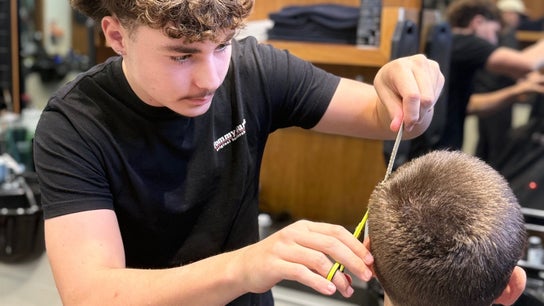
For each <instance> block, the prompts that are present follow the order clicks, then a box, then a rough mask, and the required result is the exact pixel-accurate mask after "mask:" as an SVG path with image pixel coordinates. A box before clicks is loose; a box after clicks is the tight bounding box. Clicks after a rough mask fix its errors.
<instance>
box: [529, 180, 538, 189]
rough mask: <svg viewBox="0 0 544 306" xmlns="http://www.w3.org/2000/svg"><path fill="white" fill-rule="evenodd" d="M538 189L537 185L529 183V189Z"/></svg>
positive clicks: (533, 182)
mask: <svg viewBox="0 0 544 306" xmlns="http://www.w3.org/2000/svg"><path fill="white" fill-rule="evenodd" d="M537 188H538V184H537V183H536V182H535V181H532V182H530V183H529V189H531V190H535V189H537Z"/></svg>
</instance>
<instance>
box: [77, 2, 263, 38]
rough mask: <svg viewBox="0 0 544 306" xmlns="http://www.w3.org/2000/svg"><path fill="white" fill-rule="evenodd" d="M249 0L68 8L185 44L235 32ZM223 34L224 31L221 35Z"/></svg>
mask: <svg viewBox="0 0 544 306" xmlns="http://www.w3.org/2000/svg"><path fill="white" fill-rule="evenodd" d="M253 2H254V1H253V0H171V1H166V0H70V3H71V5H72V7H74V8H75V9H77V10H78V11H80V12H81V13H83V14H85V15H87V16H89V17H91V18H92V19H94V20H97V21H100V20H101V19H102V18H103V17H105V16H115V17H117V18H118V19H119V21H120V22H121V24H122V25H123V26H124V27H126V28H128V29H130V30H132V29H134V28H136V27H137V26H139V25H144V26H149V27H151V28H154V29H162V30H163V31H164V33H165V34H166V35H167V36H168V37H170V38H183V39H185V40H186V41H187V42H195V41H203V40H217V38H218V37H221V36H220V34H221V33H222V32H223V31H224V30H237V29H239V28H241V27H242V26H243V25H244V20H245V18H246V17H247V16H248V15H249V14H250V12H251V9H252V8H253ZM223 33H224V32H223Z"/></svg>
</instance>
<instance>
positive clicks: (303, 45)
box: [266, 40, 389, 67]
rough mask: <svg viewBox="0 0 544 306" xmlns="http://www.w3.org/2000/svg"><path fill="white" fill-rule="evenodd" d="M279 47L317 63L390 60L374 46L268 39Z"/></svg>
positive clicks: (358, 63)
mask: <svg viewBox="0 0 544 306" xmlns="http://www.w3.org/2000/svg"><path fill="white" fill-rule="evenodd" d="M266 43H269V44H271V45H273V46H274V47H276V48H279V49H285V50H289V52H291V53H292V54H294V55H296V56H298V57H300V58H303V59H305V60H307V61H310V62H312V63H316V64H332V65H346V66H363V67H381V66H383V65H384V64H385V63H387V61H388V60H389V57H388V56H387V55H386V54H384V52H383V50H380V49H379V48H377V47H372V46H368V47H366V46H356V45H348V44H345V45H343V44H333V43H330V44H327V43H315V42H300V41H286V40H269V41H266Z"/></svg>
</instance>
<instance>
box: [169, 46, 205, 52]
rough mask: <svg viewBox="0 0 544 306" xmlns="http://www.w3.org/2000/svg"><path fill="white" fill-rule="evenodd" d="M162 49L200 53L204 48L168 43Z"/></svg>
mask: <svg viewBox="0 0 544 306" xmlns="http://www.w3.org/2000/svg"><path fill="white" fill-rule="evenodd" d="M162 49H164V50H165V51H170V52H175V53H200V52H202V50H200V49H199V48H196V47H191V46H180V45H166V46H163V47H162Z"/></svg>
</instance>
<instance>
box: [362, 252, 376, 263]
mask: <svg viewBox="0 0 544 306" xmlns="http://www.w3.org/2000/svg"><path fill="white" fill-rule="evenodd" d="M364 261H365V263H366V264H371V263H373V262H374V257H373V256H372V254H370V253H367V254H366V255H365V259H364Z"/></svg>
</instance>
